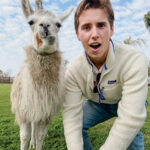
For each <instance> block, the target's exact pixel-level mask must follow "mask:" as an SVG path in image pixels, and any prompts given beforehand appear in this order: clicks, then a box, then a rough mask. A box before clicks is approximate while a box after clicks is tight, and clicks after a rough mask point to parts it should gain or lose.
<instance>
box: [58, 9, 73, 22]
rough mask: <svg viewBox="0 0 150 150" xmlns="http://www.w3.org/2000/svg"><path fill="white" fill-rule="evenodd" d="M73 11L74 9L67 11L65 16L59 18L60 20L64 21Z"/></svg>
mask: <svg viewBox="0 0 150 150" xmlns="http://www.w3.org/2000/svg"><path fill="white" fill-rule="evenodd" d="M72 11H73V7H71V8H69V9H68V10H67V11H65V12H64V13H63V14H61V15H60V16H58V17H59V19H60V20H61V21H64V20H65V19H66V18H67V17H68V16H69V15H70V14H71V12H72Z"/></svg>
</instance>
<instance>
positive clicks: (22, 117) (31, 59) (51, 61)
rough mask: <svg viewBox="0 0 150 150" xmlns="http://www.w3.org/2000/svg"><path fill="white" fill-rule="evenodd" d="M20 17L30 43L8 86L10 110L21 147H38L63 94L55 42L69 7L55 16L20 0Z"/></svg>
mask: <svg viewBox="0 0 150 150" xmlns="http://www.w3.org/2000/svg"><path fill="white" fill-rule="evenodd" d="M21 4H22V10H23V13H24V16H25V18H26V20H27V22H28V24H29V26H30V27H31V31H32V44H31V45H29V46H25V47H24V50H25V53H26V58H25V60H24V62H23V64H22V66H21V68H20V71H19V73H18V74H17V76H16V78H15V80H14V82H13V85H12V89H11V109H12V112H13V113H14V114H15V116H16V122H17V124H18V125H19V127H20V141H21V144H20V145H21V146H20V149H21V150H26V149H27V145H28V142H29V140H30V138H31V140H30V146H29V148H30V149H31V148H35V147H36V150H41V149H42V142H43V139H44V136H45V134H46V126H47V125H48V123H49V121H50V119H52V117H53V116H55V115H56V114H57V113H58V111H59V110H60V108H61V106H62V103H63V97H64V74H65V65H64V63H63V62H64V61H63V59H62V57H61V52H60V51H59V45H58V31H59V28H60V27H61V24H62V22H63V21H64V20H65V19H66V18H67V17H68V16H69V15H70V14H71V12H72V10H73V8H70V9H69V10H67V11H66V12H64V13H63V14H61V15H59V16H56V15H55V14H53V13H52V12H49V11H44V10H43V7H42V0H36V8H35V11H34V10H33V9H32V7H31V5H30V2H29V0H21Z"/></svg>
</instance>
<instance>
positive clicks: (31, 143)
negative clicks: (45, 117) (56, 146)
mask: <svg viewBox="0 0 150 150" xmlns="http://www.w3.org/2000/svg"><path fill="white" fill-rule="evenodd" d="M36 130H37V129H36V123H35V122H32V123H31V140H30V147H29V149H32V148H35V141H36V139H35V136H36Z"/></svg>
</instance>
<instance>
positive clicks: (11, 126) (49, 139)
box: [0, 84, 150, 150]
mask: <svg viewBox="0 0 150 150" xmlns="http://www.w3.org/2000/svg"><path fill="white" fill-rule="evenodd" d="M10 89H11V85H10V84H0V150H19V147H20V140H19V128H18V126H17V125H16V124H15V123H14V115H12V114H11V109H10V96H9V95H10ZM149 91H150V87H149ZM148 101H149V102H150V92H149V94H148ZM61 112H62V111H61ZM61 112H60V113H59V114H58V115H57V116H56V118H55V119H53V121H51V123H50V125H49V126H48V129H47V131H48V132H47V135H46V137H45V139H44V143H43V150H67V148H66V144H65V139H64V135H63V124H62V116H61ZM147 112H148V115H147V119H146V122H145V125H144V127H143V128H142V132H143V134H144V137H145V150H150V106H148V109H147ZM113 121H114V119H111V120H109V121H106V122H105V123H103V124H99V125H97V126H95V127H93V128H91V129H90V130H89V131H88V132H89V136H90V139H91V141H92V144H93V150H98V149H99V147H100V145H102V144H103V143H104V141H105V139H106V138H107V135H108V133H109V129H110V127H111V126H112V123H113Z"/></svg>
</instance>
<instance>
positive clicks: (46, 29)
mask: <svg viewBox="0 0 150 150" xmlns="http://www.w3.org/2000/svg"><path fill="white" fill-rule="evenodd" d="M43 29H44V33H45V34H46V36H48V34H49V31H48V28H47V27H44V28H43Z"/></svg>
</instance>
